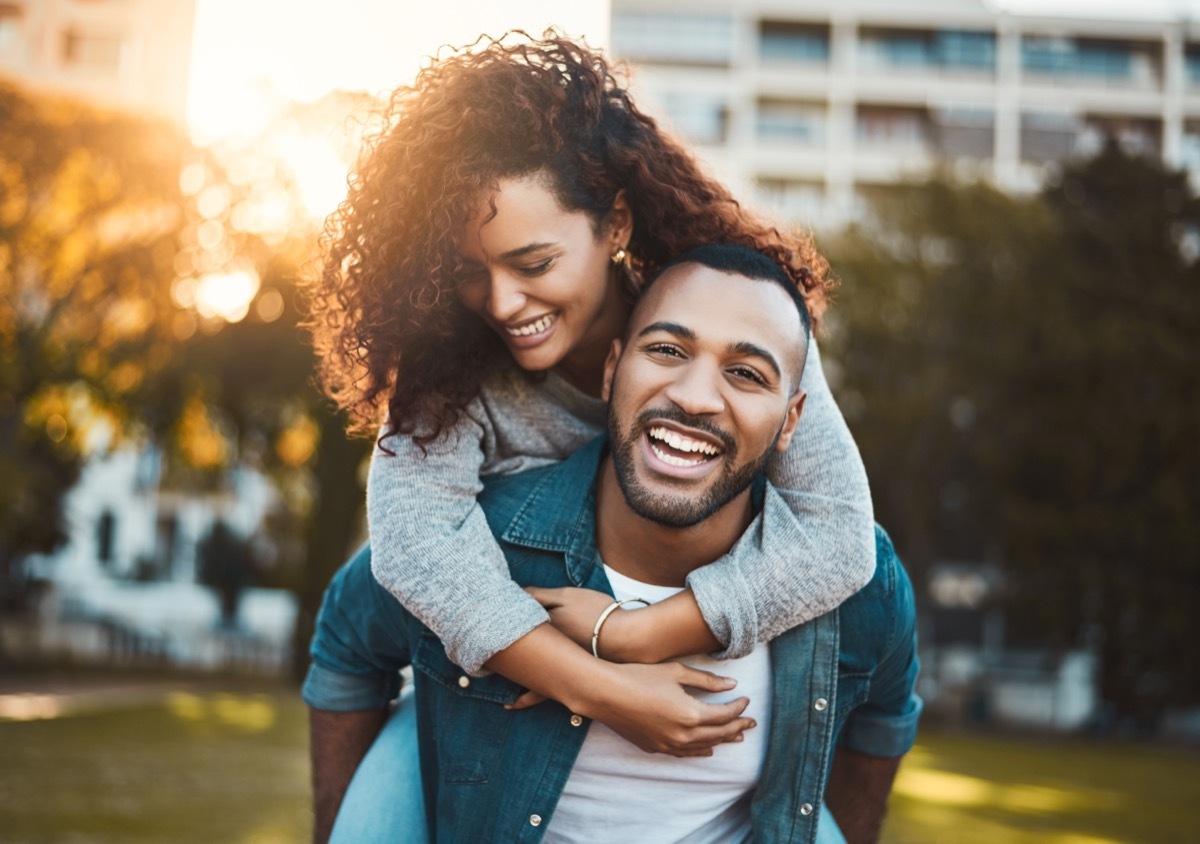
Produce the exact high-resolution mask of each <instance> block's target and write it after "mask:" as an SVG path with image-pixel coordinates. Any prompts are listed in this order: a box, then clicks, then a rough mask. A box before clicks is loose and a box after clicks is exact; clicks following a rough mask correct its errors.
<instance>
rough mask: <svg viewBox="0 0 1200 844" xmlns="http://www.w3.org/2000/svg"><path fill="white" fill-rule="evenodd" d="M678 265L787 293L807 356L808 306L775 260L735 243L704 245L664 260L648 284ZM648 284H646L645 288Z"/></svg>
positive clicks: (794, 283)
mask: <svg viewBox="0 0 1200 844" xmlns="http://www.w3.org/2000/svg"><path fill="white" fill-rule="evenodd" d="M680 264H699V265H700V266H702V267H708V268H709V269H713V270H718V271H720V272H724V273H733V274H735V275H740V276H744V277H745V278H750V279H756V280H760V281H773V282H775V283H777V284H778V285H779V286H781V287H782V288H783V289H784V290H786V291H787V294H788V296H790V297H791V298H792V301H793V302H795V303H796V310H798V311H799V312H800V324H801V325H802V326H804V345H805V352H806V354H805V357H807V351H808V343H809V341H810V339H811V338H812V318H811V317H810V316H809V314H808V305H807V304H806V303H805V301H804V294H803V293H801V292H800V288H799V287H797V286H796V282H794V281H793V280H792V277H791V276H789V275H788V274H787V273H786V272H784V270H783V267H781V266H779V264H777V263H776V262H775V261H772V260H771V259H770V258H768V257H767V256H766V255H764V254H763V253H761V252H759V251H758V250H756V249H751V248H750V247H749V246H741V245H739V244H736V243H708V244H705V245H704V246H697V247H695V248H694V249H689V250H688V251H687V252H684V253H682V254H680V255H676V256H675V257H674V258H672V259H671V260H669V261H667V262H666V263H665V264H663V265H662V267H661V268H660V269H659V271H658V273H657V274H656V275H655V276H654V278H652V279H651V280H650V284H654V282H656V281H658V279H660V278H662V275H663V273H665V272H666V271H667V270H669V269H671V267H676V266H679V265H680ZM650 284H648V285H646V287H647V289H648V288H649V287H650ZM801 363H803V360H801Z"/></svg>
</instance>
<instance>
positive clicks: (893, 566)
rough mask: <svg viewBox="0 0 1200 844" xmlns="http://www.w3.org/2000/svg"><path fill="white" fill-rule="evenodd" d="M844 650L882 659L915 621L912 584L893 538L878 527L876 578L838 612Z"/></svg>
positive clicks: (876, 533) (876, 528)
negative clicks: (872, 655) (869, 654)
mask: <svg viewBox="0 0 1200 844" xmlns="http://www.w3.org/2000/svg"><path fill="white" fill-rule="evenodd" d="M838 613H839V616H840V627H841V631H842V632H841V639H842V643H843V651H850V652H860V653H861V654H866V653H871V654H874V655H875V657H876V658H880V657H882V654H883V652H885V651H886V650H887V648H889V647H890V646H891V644H892V642H893V641H894V640H895V639H896V637H897V636H898V635H899V633H900V632H901V631H903V630H906V629H909V628H911V627H912V626H913V625H914V624H915V620H916V606H915V601H914V596H913V588H912V582H911V581H910V580H909V577H908V572H907V571H905V568H904V564H903V563H902V562H901V560H900V556H899V555H898V554H897V553H896V548H895V546H894V545H893V544H892V539H891V537H890V536H888V534H887V531H885V530H884V529H883V528H882V527H880V526H879V525H876V526H875V575H874V576H873V577H872V578H871V580H870V582H869V583H867V585H866V586H864V587H863V588H862V589H860V590H859V591H858V592H856V593H855V594H854V595H852V596H851V597H850V598H849V599H848V600H847V601H846V602H845V603H844V604H842V606H841V607H839V609H838Z"/></svg>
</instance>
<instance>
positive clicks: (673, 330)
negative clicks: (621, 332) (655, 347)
mask: <svg viewBox="0 0 1200 844" xmlns="http://www.w3.org/2000/svg"><path fill="white" fill-rule="evenodd" d="M655 331H665V332H667V333H668V334H674V335H675V336H676V337H682V338H683V339H684V340H695V339H696V332H695V331H692V329H690V328H688V327H687V326H686V325H680V324H679V323H677V322H666V321H660V322H652V323H650V324H649V325H647V326H646V327H645V328H643V329H642V330H641V331H639V332H638V333H637V336H638V337H639V338H640V337H645V336H646V335H647V334H653V333H654V332H655Z"/></svg>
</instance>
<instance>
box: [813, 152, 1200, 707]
mask: <svg viewBox="0 0 1200 844" xmlns="http://www.w3.org/2000/svg"><path fill="white" fill-rule="evenodd" d="M1198 238H1200V205H1198V204H1197V201H1196V200H1195V199H1194V198H1193V197H1192V196H1191V193H1190V191H1189V189H1188V184H1187V180H1186V177H1185V176H1184V175H1183V174H1180V173H1173V172H1169V171H1166V170H1164V169H1163V168H1162V167H1161V166H1160V165H1159V164H1157V163H1156V162H1153V161H1149V160H1144V159H1135V158H1130V157H1128V156H1125V155H1124V154H1122V153H1121V152H1120V151H1119V150H1117V149H1116V148H1109V149H1107V150H1106V151H1105V152H1104V153H1103V154H1101V155H1100V156H1099V157H1097V158H1096V159H1094V160H1092V161H1089V162H1083V163H1078V164H1073V165H1071V166H1069V167H1067V168H1066V169H1065V170H1064V171H1063V173H1062V174H1061V177H1060V178H1059V179H1058V180H1057V181H1056V183H1055V184H1054V185H1053V186H1051V187H1049V188H1048V189H1047V190H1046V192H1045V194H1044V195H1043V196H1042V197H1040V198H1033V199H1018V198H1012V197H1007V196H1004V195H1001V194H999V193H998V192H996V191H993V190H991V189H990V188H987V187H984V186H980V185H973V186H963V187H956V186H953V185H950V184H948V183H945V182H941V181H934V182H930V183H926V184H920V185H912V186H908V187H906V188H904V189H900V190H896V191H891V192H888V193H885V194H883V195H881V196H880V197H879V198H878V200H877V203H876V208H875V214H874V216H873V222H872V223H871V224H868V225H862V226H858V227H854V228H851V229H850V230H848V232H847V233H846V234H845V235H844V236H843V237H841V238H840V239H838V240H836V241H835V242H834V243H833V247H832V248H831V249H830V250H829V251H830V253H831V257H832V258H833V260H834V266H835V267H836V268H837V269H838V271H839V273H840V275H841V276H842V279H843V281H844V288H843V301H842V304H841V306H840V307H839V308H838V309H837V311H836V312H835V313H836V320H837V321H836V322H835V323H834V332H833V334H832V336H831V337H830V338H829V342H828V343H827V344H826V345H827V346H829V348H830V351H831V352H832V353H833V354H832V355H831V356H832V357H834V358H835V359H836V363H837V364H838V365H839V367H840V375H841V388H840V390H839V399H840V400H841V402H842V405H843V408H844V409H845V410H846V412H847V415H848V417H849V419H850V422H851V425H852V427H853V429H854V431H855V435H856V437H857V438H858V440H859V443H860V446H861V447H862V450H863V454H864V458H865V459H866V461H867V467H868V471H869V472H870V474H871V478H872V487H873V490H874V492H875V496H876V507H877V510H878V513H879V517H880V519H881V521H883V522H884V523H885V524H887V525H888V527H889V529H894V530H895V532H896V534H897V539H898V543H899V544H901V547H902V548H904V550H905V552H906V559H908V560H910V561H911V562H912V564H913V568H914V570H915V571H916V573H917V574H918V575H920V574H921V573H922V572H923V571H924V570H925V569H926V567H927V566H929V565H930V564H931V563H933V562H936V561H940V560H988V561H996V562H1002V563H1003V565H1004V567H1005V570H1006V572H1007V574H1008V583H1009V600H1010V618H1015V619H1021V620H1022V622H1023V623H1029V624H1032V625H1033V629H1034V630H1036V631H1037V634H1036V635H1037V636H1038V637H1039V639H1040V641H1042V642H1043V643H1044V644H1047V645H1049V646H1051V647H1052V648H1062V647H1067V646H1072V645H1078V644H1083V643H1084V642H1092V643H1094V642H1093V640H1092V636H1094V635H1095V634H1099V635H1100V636H1101V638H1100V642H1099V652H1100V656H1101V664H1100V678H1099V684H1100V687H1099V691H1100V694H1101V697H1102V699H1103V700H1104V701H1105V702H1106V706H1107V710H1108V711H1109V712H1110V713H1111V714H1112V715H1113V716H1114V717H1115V719H1117V721H1120V722H1123V723H1133V722H1135V721H1136V722H1138V723H1141V724H1146V725H1153V723H1154V721H1155V719H1156V717H1157V716H1158V714H1159V713H1161V711H1162V710H1163V708H1164V707H1166V706H1168V705H1181V704H1194V703H1196V702H1200V678H1198V677H1197V676H1196V675H1195V672H1194V671H1192V670H1191V666H1192V665H1195V664H1196V663H1197V661H1200V648H1198V645H1197V642H1198V641H1200V616H1197V614H1196V613H1195V612H1194V611H1193V610H1192V607H1193V605H1194V604H1196V603H1197V600H1198V599H1200V581H1198V579H1197V577H1196V573H1197V571H1198V570H1200V566H1198V563H1200V560H1198V558H1197V554H1198V552H1197V549H1198V548H1200V535H1198V532H1197V528H1196V526H1195V513H1197V512H1200V484H1198V482H1197V480H1196V479H1197V478H1200V466H1198V465H1197V462H1198V455H1200V448H1198V446H1197V444H1196V440H1195V437H1196V433H1197V431H1200V389H1198V381H1200V368H1198V367H1197V361H1200V320H1198V307H1197V304H1198V301H1200V299H1198V297H1197V292H1198V291H1197V286H1198V285H1197V282H1198V280H1200V279H1198V276H1197V272H1198V270H1197V263H1196V260H1195V259H1196V253H1197V246H1196V244H1197V239H1198Z"/></svg>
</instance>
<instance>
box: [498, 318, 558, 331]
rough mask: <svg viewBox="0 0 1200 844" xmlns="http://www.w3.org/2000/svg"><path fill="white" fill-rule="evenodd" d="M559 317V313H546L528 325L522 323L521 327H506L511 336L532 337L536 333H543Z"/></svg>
mask: <svg viewBox="0 0 1200 844" xmlns="http://www.w3.org/2000/svg"><path fill="white" fill-rule="evenodd" d="M556 319H558V314H557V313H553V314H546V315H545V316H544V317H542V318H541V319H539V320H535V321H533V322H531V323H529V324H528V325H522V326H521V327H520V328H508V327H505V329H504V330H505V331H506V332H508V336H509V337H532V336H533V335H534V334H541V333H542V332H543V331H545V330H546V329H547V328H549V327H550V326H551V325H553V324H554V320H556Z"/></svg>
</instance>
